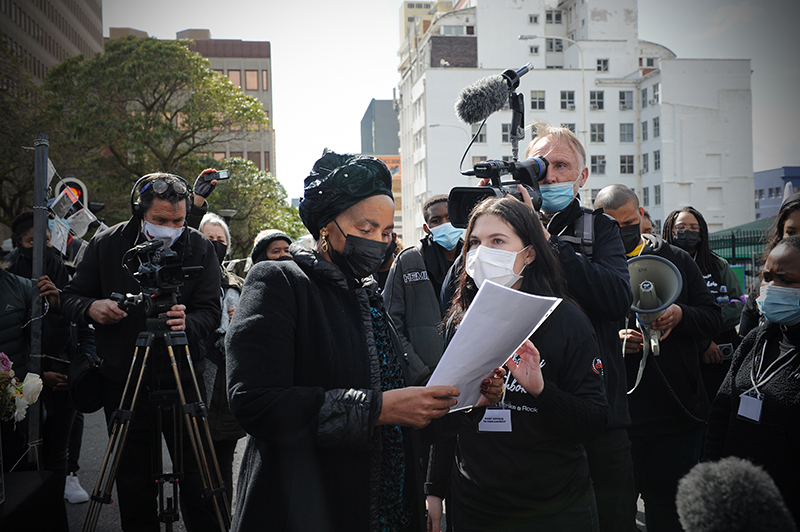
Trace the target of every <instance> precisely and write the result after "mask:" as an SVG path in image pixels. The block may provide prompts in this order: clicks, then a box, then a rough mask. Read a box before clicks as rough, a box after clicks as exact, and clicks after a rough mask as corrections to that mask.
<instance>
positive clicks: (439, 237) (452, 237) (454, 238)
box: [430, 222, 464, 251]
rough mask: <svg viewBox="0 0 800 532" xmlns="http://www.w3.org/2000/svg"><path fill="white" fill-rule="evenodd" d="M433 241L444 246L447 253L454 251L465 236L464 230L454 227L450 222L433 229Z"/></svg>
mask: <svg viewBox="0 0 800 532" xmlns="http://www.w3.org/2000/svg"><path fill="white" fill-rule="evenodd" d="M430 230H431V235H432V236H433V241H434V242H436V243H437V244H439V245H440V246H442V247H443V248H444V249H446V250H447V251H450V250H452V249H453V248H455V247H456V246H457V245H458V241H459V239H461V237H462V236H464V230H463V229H459V228H458V227H453V224H451V223H450V222H447V223H443V224H441V225H437V226H436V227H431V228H430Z"/></svg>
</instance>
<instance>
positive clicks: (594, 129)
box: [589, 124, 606, 142]
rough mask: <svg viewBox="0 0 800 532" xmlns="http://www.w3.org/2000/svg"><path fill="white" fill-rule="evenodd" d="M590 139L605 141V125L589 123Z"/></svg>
mask: <svg viewBox="0 0 800 532" xmlns="http://www.w3.org/2000/svg"><path fill="white" fill-rule="evenodd" d="M589 133H590V139H591V141H592V142H605V141H606V125H605V124H589Z"/></svg>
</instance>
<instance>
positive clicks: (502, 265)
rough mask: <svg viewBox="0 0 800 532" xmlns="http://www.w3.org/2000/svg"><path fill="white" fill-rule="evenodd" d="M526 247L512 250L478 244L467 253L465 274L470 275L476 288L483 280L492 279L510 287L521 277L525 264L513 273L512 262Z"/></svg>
mask: <svg viewBox="0 0 800 532" xmlns="http://www.w3.org/2000/svg"><path fill="white" fill-rule="evenodd" d="M526 249H528V246H525V247H524V248H522V249H521V250H519V251H517V252H514V251H506V250H504V249H496V248H490V247H486V246H478V247H477V248H475V249H471V250H469V252H468V253H467V265H466V270H467V274H468V275H469V276H470V277H472V279H473V280H474V281H475V285H476V286H477V287H478V288H480V287H481V285H482V284H483V282H484V281H492V282H495V283H497V284H500V285H503V286H506V287H509V288H510V287H511V286H513V285H514V283H516V282H517V281H519V280H520V279H522V272H523V271H524V270H525V266H523V267H522V270H520V272H519V274H517V273H514V263H515V262H516V260H517V255H519V254H520V253H522V252H523V251H525V250H526Z"/></svg>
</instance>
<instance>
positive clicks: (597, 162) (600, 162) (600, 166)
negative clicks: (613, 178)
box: [592, 155, 606, 175]
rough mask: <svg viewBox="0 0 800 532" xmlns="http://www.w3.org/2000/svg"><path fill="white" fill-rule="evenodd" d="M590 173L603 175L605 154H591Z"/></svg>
mask: <svg viewBox="0 0 800 532" xmlns="http://www.w3.org/2000/svg"><path fill="white" fill-rule="evenodd" d="M592 173H593V174H597V175H605V173H606V156H605V155H592Z"/></svg>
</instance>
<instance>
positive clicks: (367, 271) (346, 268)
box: [330, 220, 388, 279]
mask: <svg viewBox="0 0 800 532" xmlns="http://www.w3.org/2000/svg"><path fill="white" fill-rule="evenodd" d="M334 223H335V224H336V227H339V223H338V222H336V220H334ZM339 231H340V232H341V233H342V234H343V235H344V237H345V241H344V249H343V250H342V251H341V253H340V252H338V251H336V250H335V249H333V246H331V251H330V254H331V261H333V263H334V264H336V265H337V266H338V267H339V269H340V270H342V272H343V273H344V274H345V275H346V276H347V277H351V278H354V279H363V278H364V277H369V276H370V275H372V274H373V273H375V272H377V271H378V268H380V267H381V264H383V260H384V256H385V255H386V248H387V246H388V245H387V244H384V243H383V242H376V241H375V240H370V239H368V238H362V237H360V236H355V235H345V234H344V231H342V228H341V227H339Z"/></svg>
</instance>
